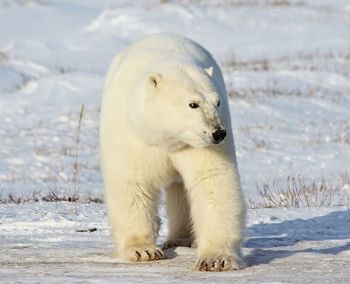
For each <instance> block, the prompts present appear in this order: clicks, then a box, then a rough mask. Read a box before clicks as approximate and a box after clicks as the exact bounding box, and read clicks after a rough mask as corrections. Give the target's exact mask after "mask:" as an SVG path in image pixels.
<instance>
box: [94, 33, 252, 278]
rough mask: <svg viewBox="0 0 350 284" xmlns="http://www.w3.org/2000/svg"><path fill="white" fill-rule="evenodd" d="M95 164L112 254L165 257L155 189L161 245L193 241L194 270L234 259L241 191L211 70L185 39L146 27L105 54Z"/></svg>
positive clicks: (235, 265)
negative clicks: (109, 56) (163, 218)
mask: <svg viewBox="0 0 350 284" xmlns="http://www.w3.org/2000/svg"><path fill="white" fill-rule="evenodd" d="M100 142H101V169H102V174H103V179H104V185H105V200H106V205H107V212H108V218H109V221H110V225H111V229H112V236H113V239H114V243H115V247H116V256H117V257H119V258H122V259H126V260H131V261H146V260H157V259H162V258H164V257H165V255H164V252H163V251H162V249H161V248H160V247H158V246H157V245H156V238H157V235H158V229H159V217H158V215H157V213H158V205H159V196H160V189H161V188H165V189H166V205H167V213H168V220H169V235H168V240H167V242H166V243H165V244H164V247H163V249H164V248H169V247H172V246H181V245H185V246H190V245H191V244H192V246H194V245H195V246H196V247H197V262H196V265H195V269H196V270H202V271H225V270H234V269H239V268H242V267H243V265H244V262H243V259H242V253H241V245H242V241H243V237H244V231H245V206H244V201H243V197H242V192H241V187H240V180H239V174H238V170H237V163H236V157H235V147H234V141H233V136H232V129H231V119H230V113H229V107H228V97H227V94H226V90H225V85H224V81H223V77H222V74H221V71H220V69H219V67H218V65H217V64H216V62H215V61H214V59H213V58H212V56H211V55H210V54H209V52H208V51H206V50H205V49H204V48H203V47H201V46H200V45H199V44H197V43H195V42H193V41H192V40H190V39H187V38H184V37H182V36H179V35H173V34H155V35H151V36H147V37H145V38H143V39H140V40H139V41H137V42H135V43H133V44H132V45H130V46H129V47H128V48H126V49H125V50H124V51H122V52H121V53H120V54H119V55H118V56H117V57H116V59H115V60H114V61H113V63H112V65H111V67H110V69H109V72H108V74H107V79H106V82H105V86H104V94H103V99H102V107H101V124H100Z"/></svg>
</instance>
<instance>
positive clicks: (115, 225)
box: [106, 183, 164, 261]
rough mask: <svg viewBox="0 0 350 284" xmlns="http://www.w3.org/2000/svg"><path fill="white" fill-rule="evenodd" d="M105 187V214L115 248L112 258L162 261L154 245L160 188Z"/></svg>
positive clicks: (158, 249) (139, 185)
mask: <svg viewBox="0 0 350 284" xmlns="http://www.w3.org/2000/svg"><path fill="white" fill-rule="evenodd" d="M115 185H116V183H114V187H113V188H108V185H107V186H106V189H107V190H106V201H107V209H108V210H107V212H108V217H109V220H110V224H111V227H112V235H113V239H114V244H115V247H116V250H115V256H116V257H118V258H122V259H126V260H129V261H149V260H157V259H162V258H164V253H163V251H162V249H161V248H159V247H157V246H156V237H157V235H158V229H159V217H158V215H157V211H158V202H159V189H158V190H157V189H152V188H150V189H148V188H147V187H146V186H144V185H142V184H139V183H135V184H127V186H125V184H124V185H119V187H118V186H115Z"/></svg>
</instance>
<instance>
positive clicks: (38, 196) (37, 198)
mask: <svg viewBox="0 0 350 284" xmlns="http://www.w3.org/2000/svg"><path fill="white" fill-rule="evenodd" d="M32 202H72V203H74V204H76V203H77V202H79V203H103V197H102V196H101V197H98V196H93V195H92V194H90V193H89V194H85V195H81V196H75V195H70V194H67V193H58V192H56V191H52V190H50V191H49V192H47V193H40V192H33V193H31V194H27V195H20V196H19V195H16V194H13V193H10V194H8V195H7V196H2V195H1V194H0V204H8V203H13V204H23V203H32Z"/></svg>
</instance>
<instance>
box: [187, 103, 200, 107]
mask: <svg viewBox="0 0 350 284" xmlns="http://www.w3.org/2000/svg"><path fill="white" fill-rule="evenodd" d="M189 106H190V107H191V108H198V107H199V104H197V103H190V104H189Z"/></svg>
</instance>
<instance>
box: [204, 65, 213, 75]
mask: <svg viewBox="0 0 350 284" xmlns="http://www.w3.org/2000/svg"><path fill="white" fill-rule="evenodd" d="M204 70H205V72H207V73H208V75H209V77H213V71H214V68H213V66H210V67H209V68H205V69H204Z"/></svg>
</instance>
